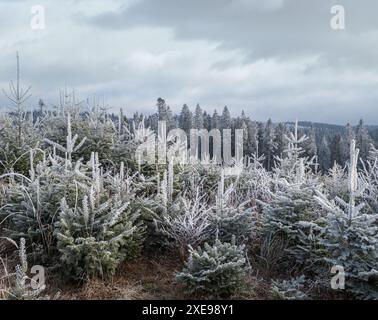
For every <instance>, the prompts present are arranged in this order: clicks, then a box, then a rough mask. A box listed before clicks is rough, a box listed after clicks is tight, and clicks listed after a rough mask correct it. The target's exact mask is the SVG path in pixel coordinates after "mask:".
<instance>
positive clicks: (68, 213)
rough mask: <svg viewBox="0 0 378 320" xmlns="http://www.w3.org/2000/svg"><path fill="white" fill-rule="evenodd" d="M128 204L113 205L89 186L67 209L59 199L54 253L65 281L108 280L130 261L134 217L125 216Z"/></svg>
mask: <svg viewBox="0 0 378 320" xmlns="http://www.w3.org/2000/svg"><path fill="white" fill-rule="evenodd" d="M128 206H129V203H127V202H126V203H123V202H121V201H118V200H116V201H113V199H112V198H111V197H110V198H109V197H108V196H105V195H104V194H102V193H100V194H99V193H97V192H96V187H95V186H93V187H92V188H91V189H90V191H89V192H88V194H87V195H85V196H84V197H83V198H82V199H81V204H77V205H75V207H74V208H71V207H69V206H68V205H67V202H66V200H65V199H64V198H63V199H62V202H61V211H60V214H59V222H58V223H57V238H58V243H57V246H58V249H59V251H60V253H61V263H62V268H63V271H64V273H65V274H66V276H67V277H68V278H73V279H76V280H86V279H87V278H90V277H96V276H99V277H108V276H112V275H113V274H114V272H115V270H116V268H117V266H118V264H119V263H120V262H121V261H122V260H124V259H126V258H130V253H134V250H132V251H131V252H130V251H129V249H130V248H134V247H135V245H134V242H135V241H138V240H139V239H135V237H134V236H135V234H136V233H138V231H139V230H138V227H137V226H136V225H135V221H136V219H137V217H138V216H137V215H135V214H133V213H131V212H129V211H128V210H127V209H128Z"/></svg>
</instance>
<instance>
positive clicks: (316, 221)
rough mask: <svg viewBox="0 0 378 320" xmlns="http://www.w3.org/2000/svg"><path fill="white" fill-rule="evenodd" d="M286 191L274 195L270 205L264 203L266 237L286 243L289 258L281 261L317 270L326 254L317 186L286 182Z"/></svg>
mask: <svg viewBox="0 0 378 320" xmlns="http://www.w3.org/2000/svg"><path fill="white" fill-rule="evenodd" d="M281 183H282V190H279V191H276V192H275V193H274V194H273V195H272V199H271V201H270V202H269V203H267V204H263V214H264V216H263V222H262V224H263V226H262V230H261V233H262V234H261V235H262V237H278V238H280V239H281V241H283V242H284V243H285V244H286V249H285V252H286V254H287V255H286V258H285V259H283V260H282V261H281V263H283V264H284V265H285V266H286V267H288V266H293V265H295V264H297V265H298V267H302V268H307V269H313V268H314V266H313V264H315V263H316V262H317V261H318V255H319V254H320V252H321V251H322V246H321V245H320V243H319V239H320V238H321V236H322V228H321V226H320V224H321V222H322V216H321V212H322V210H319V209H320V206H318V205H317V203H316V202H315V201H314V200H313V198H314V195H315V194H316V190H317V188H316V186H315V185H313V184H303V183H295V184H290V183H288V182H286V181H282V182H281Z"/></svg>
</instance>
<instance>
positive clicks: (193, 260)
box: [176, 238, 246, 297]
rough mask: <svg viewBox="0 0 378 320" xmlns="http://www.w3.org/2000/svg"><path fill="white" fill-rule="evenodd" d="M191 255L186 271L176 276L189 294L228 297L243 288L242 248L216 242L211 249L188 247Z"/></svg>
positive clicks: (244, 268)
mask: <svg viewBox="0 0 378 320" xmlns="http://www.w3.org/2000/svg"><path fill="white" fill-rule="evenodd" d="M189 252H190V256H189V259H188V261H187V262H186V264H185V268H184V269H183V270H182V271H181V272H180V273H178V274H177V275H176V279H177V280H178V281H179V282H182V283H183V284H184V285H185V287H186V289H187V292H188V293H189V294H192V295H194V294H200V295H202V294H205V295H210V296H215V297H218V296H220V297H229V296H231V295H233V294H235V293H237V292H238V291H240V290H241V289H242V288H243V284H244V281H245V276H246V258H245V252H244V246H237V245H235V238H233V241H232V242H231V243H222V242H221V241H220V240H219V239H216V241H215V244H214V245H213V246H210V245H209V244H208V243H205V245H204V248H203V249H202V248H200V247H199V248H198V249H197V250H195V249H193V248H192V247H189Z"/></svg>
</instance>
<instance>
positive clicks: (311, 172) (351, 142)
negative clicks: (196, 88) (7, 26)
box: [0, 60, 378, 300]
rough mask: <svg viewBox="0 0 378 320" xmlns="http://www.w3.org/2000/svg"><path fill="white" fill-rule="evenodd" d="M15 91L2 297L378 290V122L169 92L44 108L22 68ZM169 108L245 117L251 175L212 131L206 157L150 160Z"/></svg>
mask: <svg viewBox="0 0 378 320" xmlns="http://www.w3.org/2000/svg"><path fill="white" fill-rule="evenodd" d="M18 63H19V61H18V60H17V65H18ZM4 93H5V94H6V96H7V97H8V100H9V106H8V108H7V110H8V111H6V112H3V113H2V114H1V118H0V252H1V258H0V262H1V263H0V298H1V299H62V298H63V299H184V298H198V299H218V298H233V299H283V300H292V299H377V298H378V271H377V270H378V259H377V258H378V257H377V256H378V150H377V149H376V145H377V137H378V133H377V132H378V129H377V128H376V127H372V126H370V127H366V126H364V124H363V121H362V120H361V121H359V122H358V124H357V125H353V124H347V125H346V126H345V127H342V126H336V125H326V124H318V123H314V124H312V123H308V122H300V121H299V122H298V121H294V122H287V123H274V122H272V121H271V120H268V121H267V122H266V123H262V122H259V121H255V120H253V116H252V115H249V116H247V115H246V113H244V112H243V113H242V114H241V115H239V116H237V117H232V116H231V114H230V112H229V111H228V108H227V107H224V108H223V109H222V110H218V111H217V110H215V111H214V112H213V113H209V112H210V111H209V110H206V108H205V107H203V108H202V107H201V106H200V105H199V104H198V105H197V106H196V107H195V108H192V107H189V106H187V105H184V106H183V107H182V111H181V113H179V114H173V112H172V111H171V108H170V107H169V106H168V103H167V102H166V101H164V100H163V99H162V98H159V99H158V100H157V103H156V113H154V114H139V113H136V114H135V115H134V116H133V117H127V116H125V115H124V112H125V110H120V111H119V112H118V113H114V112H112V110H111V109H109V108H108V107H107V106H106V105H105V104H103V103H99V102H98V101H96V100H94V101H93V102H90V101H88V100H84V101H81V100H79V99H78V98H77V94H76V92H74V91H72V92H71V91H68V90H67V89H65V90H62V91H61V93H60V97H59V101H60V102H59V104H57V105H56V106H46V105H45V103H44V102H43V100H40V102H39V104H38V105H37V106H34V107H33V106H31V107H32V108H30V104H29V102H28V97H29V94H30V89H27V88H23V87H22V86H21V85H20V77H19V65H18V67H17V80H16V81H15V82H11V83H10V85H9V90H8V91H5V92H4ZM205 110H206V111H205ZM159 121H165V123H166V125H167V130H172V129H181V130H182V131H181V132H185V133H187V134H188V135H189V133H190V130H191V129H193V128H194V129H206V130H207V131H211V130H213V129H220V130H223V129H231V132H232V134H233V132H235V130H236V129H242V130H243V161H240V162H237V161H235V162H234V163H233V164H232V165H231V167H234V168H237V169H238V170H237V171H235V172H237V174H232V175H230V174H227V171H226V170H225V168H224V165H223V164H222V163H221V164H219V163H218V162H216V161H214V154H213V153H214V152H213V151H214V148H215V142H214V141H215V140H214V139H213V140H212V144H211V143H210V158H208V159H206V161H204V160H201V159H192V161H190V162H188V163H182V162H180V161H178V159H176V158H175V156H174V155H173V156H171V157H170V158H169V159H167V160H168V161H167V162H166V163H156V164H149V163H140V162H138V159H136V157H135V154H136V152H137V150H138V147H140V146H141V145H142V144H143V143H145V142H146V141H148V140H149V139H150V138H151V136H153V135H154V133H156V132H157V131H158V130H159V129H158V126H159ZM357 121H358V120H357ZM232 141H234V140H233V139H232ZM168 142H169V144H170V145H173V146H174V145H175V143H176V142H175V140H174V139H172V140H171V141H168ZM235 148H236V147H235V145H232V146H231V149H232V153H233V154H235ZM184 152H186V150H185V151H184Z"/></svg>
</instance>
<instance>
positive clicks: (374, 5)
mask: <svg viewBox="0 0 378 320" xmlns="http://www.w3.org/2000/svg"><path fill="white" fill-rule="evenodd" d="M36 4H39V5H43V6H44V7H45V10H46V28H45V30H40V31H36V30H32V29H31V28H30V19H31V17H32V15H31V13H30V9H31V7H32V6H33V5H36ZM335 4H341V5H343V6H344V7H345V11H346V29H345V30H343V31H335V30H332V29H331V27H330V20H331V17H332V15H331V13H330V9H331V7H332V6H333V5H335ZM377 16H378V2H377V1H376V0H360V1H355V0H317V1H314V0H190V1H188V0H75V1H74V0H65V1H58V0H54V1H53V0H32V1H29V0H0V58H1V64H0V87H1V88H6V87H7V82H8V81H9V80H10V79H13V78H14V77H15V75H14V73H15V70H14V65H15V52H16V51H17V50H18V51H19V52H20V56H21V64H22V79H23V82H24V83H25V84H31V85H32V91H33V99H34V100H32V101H33V102H34V101H37V100H38V98H40V97H41V98H44V100H45V101H46V102H47V103H48V104H50V105H53V104H55V103H57V101H58V89H59V88H63V87H64V86H65V84H67V86H68V87H69V88H75V89H76V91H77V94H78V95H79V96H80V97H82V98H83V99H85V98H87V97H90V98H91V97H93V95H96V96H97V97H101V98H102V97H105V100H106V102H107V103H108V104H109V105H111V106H113V107H114V108H116V109H118V108H119V107H124V108H125V110H127V112H128V113H129V114H132V113H133V112H135V111H143V112H152V111H153V110H155V108H154V104H155V101H156V99H157V98H158V97H160V96H161V97H163V98H165V99H166V101H167V102H168V103H169V104H170V105H171V107H172V109H173V110H174V111H177V112H178V111H179V110H180V109H181V106H182V104H183V103H187V104H188V105H190V106H192V108H194V106H195V104H196V103H197V102H199V103H200V104H201V105H202V107H203V108H204V109H206V110H208V111H210V112H212V111H213V110H214V108H218V110H220V109H221V108H223V106H224V105H227V106H228V107H229V109H230V110H231V112H232V113H233V114H235V115H236V114H237V113H239V112H240V111H241V110H242V109H244V110H245V111H246V113H247V114H248V115H250V116H251V117H252V118H254V119H257V120H266V119H267V118H269V117H271V118H272V119H273V121H281V120H292V119H294V118H299V119H300V120H310V121H321V122H329V123H338V124H344V123H346V122H352V123H356V122H357V121H358V119H359V118H364V119H365V122H366V123H370V124H378V112H377V108H378V18H377ZM0 104H1V105H2V106H3V107H7V106H8V104H7V102H6V100H5V99H4V98H3V97H1V98H0Z"/></svg>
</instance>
